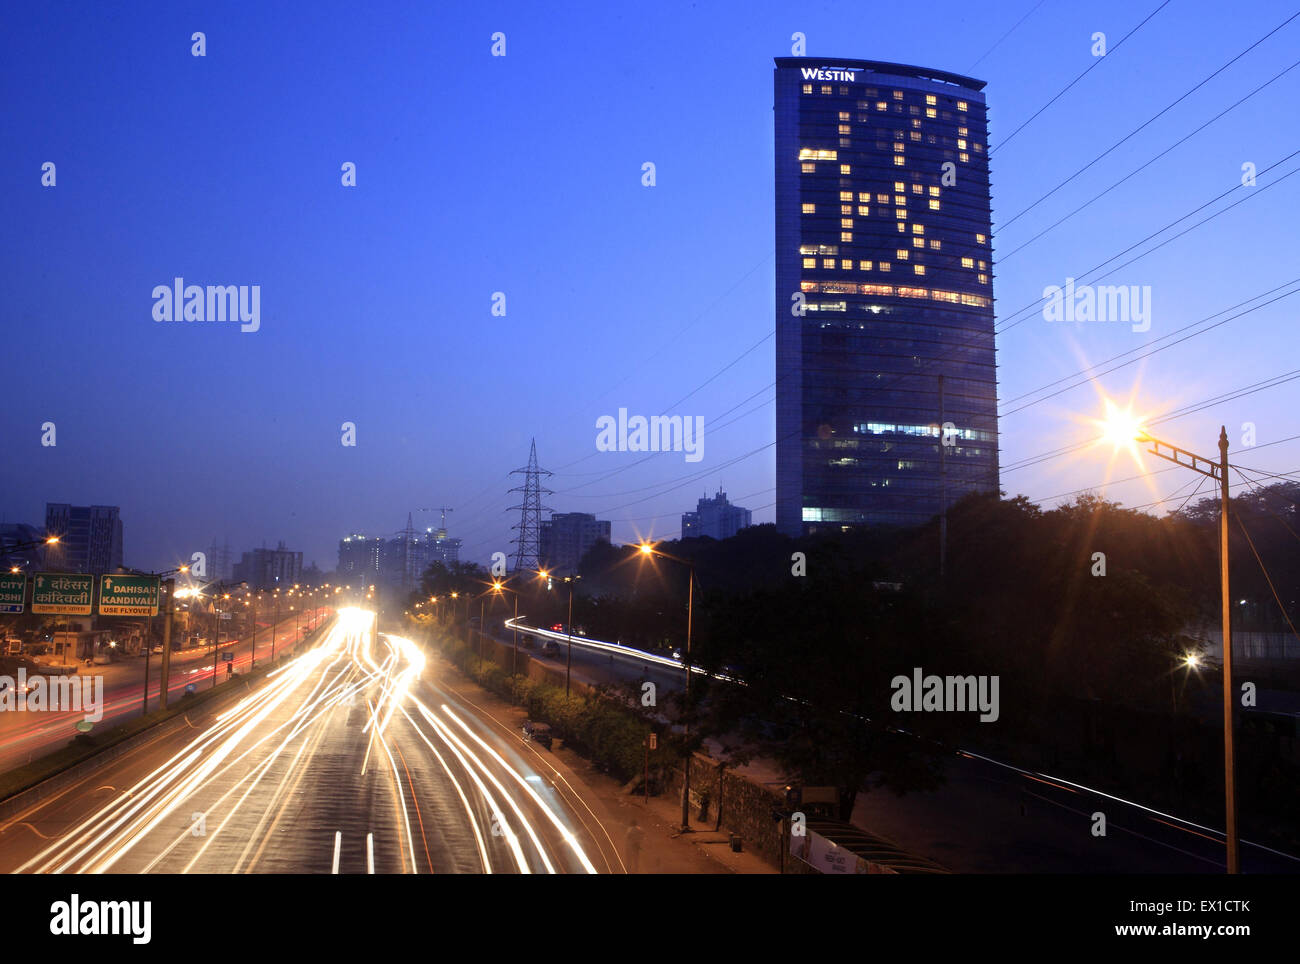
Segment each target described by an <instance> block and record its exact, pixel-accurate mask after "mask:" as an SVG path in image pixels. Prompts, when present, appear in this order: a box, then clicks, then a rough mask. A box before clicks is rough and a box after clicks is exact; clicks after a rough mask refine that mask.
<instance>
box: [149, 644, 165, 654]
mask: <svg viewBox="0 0 1300 964" xmlns="http://www.w3.org/2000/svg"><path fill="white" fill-rule="evenodd" d="M162 651H163V649H162V643H158V644H157V645H156V646H154V648H153V649H151V650H149V652H151V653H153V654H154V655H155V656H161V655H162Z"/></svg>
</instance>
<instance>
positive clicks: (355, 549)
mask: <svg viewBox="0 0 1300 964" xmlns="http://www.w3.org/2000/svg"><path fill="white" fill-rule="evenodd" d="M383 552H384V540H383V539H381V538H380V537H379V536H374V537H372V538H366V536H365V535H364V534H362V533H360V532H354V533H352V534H351V535H347V536H344V537H343V538H342V539H340V540H339V567H338V574H339V577H340V578H341V579H343V581H344V582H349V581H351V579H352V577H354V576H357V577H359V576H362V575H363V574H364V575H365V576H366V578H369V579H371V580H374V579H377V578H379V563H380V559H381V558H382V556H383Z"/></svg>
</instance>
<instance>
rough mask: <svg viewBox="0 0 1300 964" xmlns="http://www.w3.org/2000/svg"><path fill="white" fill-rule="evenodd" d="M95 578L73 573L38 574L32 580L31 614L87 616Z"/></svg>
mask: <svg viewBox="0 0 1300 964" xmlns="http://www.w3.org/2000/svg"><path fill="white" fill-rule="evenodd" d="M94 591H95V577H94V576H89V575H84V574H82V573H75V572H38V573H37V574H36V575H35V576H34V577H33V580H32V612H34V613H60V614H62V615H65V616H89V615H90V597H91V594H92V593H93V592H94Z"/></svg>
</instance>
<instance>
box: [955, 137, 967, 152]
mask: <svg viewBox="0 0 1300 964" xmlns="http://www.w3.org/2000/svg"><path fill="white" fill-rule="evenodd" d="M957 150H959V151H964V150H966V138H964V137H959V138H957Z"/></svg>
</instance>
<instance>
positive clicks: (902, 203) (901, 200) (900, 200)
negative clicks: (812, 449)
mask: <svg viewBox="0 0 1300 964" xmlns="http://www.w3.org/2000/svg"><path fill="white" fill-rule="evenodd" d="M894 203H895V204H897V205H898V206H899V207H900V208H905V207H907V195H906V194H895V195H894Z"/></svg>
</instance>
